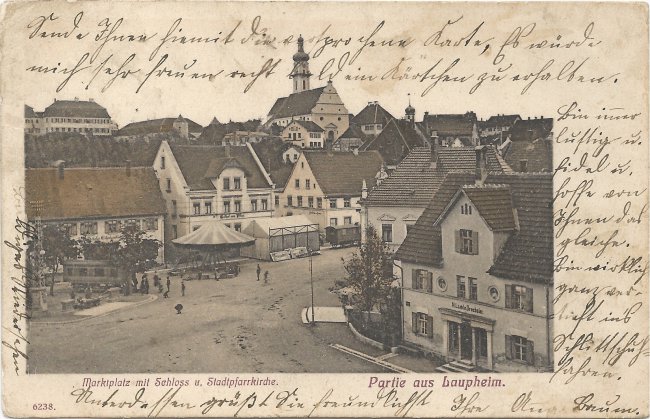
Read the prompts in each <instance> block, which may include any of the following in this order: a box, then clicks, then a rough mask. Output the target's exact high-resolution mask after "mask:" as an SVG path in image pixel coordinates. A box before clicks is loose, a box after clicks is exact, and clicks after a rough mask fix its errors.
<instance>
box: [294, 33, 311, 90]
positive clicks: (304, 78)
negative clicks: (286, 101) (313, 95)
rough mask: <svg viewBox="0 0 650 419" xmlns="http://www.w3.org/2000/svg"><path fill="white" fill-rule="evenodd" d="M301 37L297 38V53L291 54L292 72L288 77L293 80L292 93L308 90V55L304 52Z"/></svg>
mask: <svg viewBox="0 0 650 419" xmlns="http://www.w3.org/2000/svg"><path fill="white" fill-rule="evenodd" d="M303 43H304V40H303V39H302V35H300V37H299V38H298V52H296V53H295V54H293V71H292V72H291V74H290V75H289V77H291V78H292V79H293V93H298V92H302V91H305V90H309V77H310V76H311V73H310V72H309V55H308V54H307V53H306V52H305V50H304V46H303Z"/></svg>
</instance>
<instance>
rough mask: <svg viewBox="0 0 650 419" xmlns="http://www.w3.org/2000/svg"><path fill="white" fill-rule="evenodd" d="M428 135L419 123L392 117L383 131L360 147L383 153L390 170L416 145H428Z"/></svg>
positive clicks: (363, 149) (362, 149) (364, 149)
mask: <svg viewBox="0 0 650 419" xmlns="http://www.w3.org/2000/svg"><path fill="white" fill-rule="evenodd" d="M428 145H429V142H428V141H427V138H426V136H425V135H424V134H423V133H422V132H421V131H420V130H419V128H418V127H417V125H416V124H415V123H414V122H412V121H409V120H406V119H391V120H390V121H389V122H388V124H387V125H386V126H385V128H384V129H383V130H382V131H381V133H380V134H379V135H378V136H377V137H374V138H370V139H369V140H368V141H366V142H365V143H364V144H363V145H362V146H361V148H360V150H361V151H371V150H375V151H378V152H379V154H381V156H382V158H383V159H384V161H385V162H386V166H387V168H388V170H389V171H390V170H392V169H394V168H395V167H396V166H397V165H398V164H399V162H401V161H402V159H403V158H404V157H406V156H407V155H408V154H409V153H410V152H411V150H413V149H414V148H416V147H424V146H428Z"/></svg>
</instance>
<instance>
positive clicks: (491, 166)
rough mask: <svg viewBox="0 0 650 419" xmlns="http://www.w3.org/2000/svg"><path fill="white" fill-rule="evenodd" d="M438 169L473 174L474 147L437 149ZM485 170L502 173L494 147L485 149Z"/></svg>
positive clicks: (502, 167) (474, 163)
mask: <svg viewBox="0 0 650 419" xmlns="http://www.w3.org/2000/svg"><path fill="white" fill-rule="evenodd" d="M438 167H439V168H440V170H443V171H445V172H448V171H451V170H455V171H464V172H472V173H473V172H474V170H475V169H476V149H475V148H474V147H439V148H438ZM487 169H488V171H490V172H502V171H504V165H503V164H502V163H501V162H500V161H499V159H498V158H497V152H496V151H495V149H494V147H487Z"/></svg>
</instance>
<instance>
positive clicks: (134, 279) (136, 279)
mask: <svg viewBox="0 0 650 419" xmlns="http://www.w3.org/2000/svg"><path fill="white" fill-rule="evenodd" d="M133 289H134V290H135V291H137V290H138V278H136V277H133Z"/></svg>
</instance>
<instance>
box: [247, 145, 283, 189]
mask: <svg viewBox="0 0 650 419" xmlns="http://www.w3.org/2000/svg"><path fill="white" fill-rule="evenodd" d="M251 146H252V147H253V150H255V154H257V158H258V159H259V160H260V162H261V163H262V166H264V168H265V170H266V172H267V173H268V174H269V175H270V176H271V180H272V181H273V183H274V184H275V187H276V188H284V187H285V185H286V184H287V181H288V180H289V176H291V170H292V169H293V164H291V162H286V163H285V162H284V161H283V160H282V153H284V152H285V151H286V150H287V149H288V148H289V147H288V145H287V144H286V143H285V142H284V141H283V140H281V139H278V138H273V139H269V140H267V141H261V142H259V143H253V144H251Z"/></svg>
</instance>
